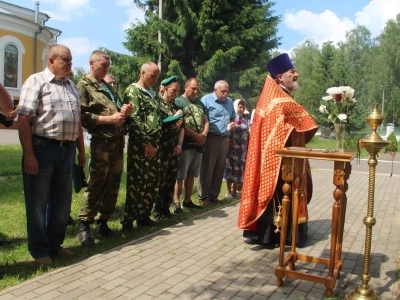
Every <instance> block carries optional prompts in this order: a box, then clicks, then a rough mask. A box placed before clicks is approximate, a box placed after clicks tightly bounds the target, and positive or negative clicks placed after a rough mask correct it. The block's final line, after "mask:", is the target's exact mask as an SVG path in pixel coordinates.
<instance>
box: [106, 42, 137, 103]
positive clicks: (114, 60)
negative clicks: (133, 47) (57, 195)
mask: <svg viewBox="0 0 400 300" xmlns="http://www.w3.org/2000/svg"><path fill="white" fill-rule="evenodd" d="M100 50H102V51H104V52H106V53H107V54H108V55H109V56H110V59H111V66H110V70H109V73H111V74H112V75H113V76H114V77H115V81H116V83H117V84H116V90H117V93H118V94H119V95H120V96H122V95H123V93H124V92H125V89H126V88H127V87H128V85H130V84H131V83H132V82H137V81H138V80H139V76H140V66H141V65H142V63H143V62H144V61H140V60H139V59H138V58H137V57H136V56H130V55H126V54H119V53H117V52H114V51H111V50H108V49H106V48H100Z"/></svg>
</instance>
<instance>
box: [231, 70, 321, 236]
mask: <svg viewBox="0 0 400 300" xmlns="http://www.w3.org/2000/svg"><path fill="white" fill-rule="evenodd" d="M317 129H318V128H317V125H316V124H315V122H314V120H313V119H312V118H311V116H310V115H309V114H308V113H307V112H306V111H305V110H304V108H303V107H302V106H301V105H300V104H298V103H297V102H296V101H294V100H293V98H292V97H290V95H288V94H287V93H285V92H284V91H283V90H282V88H281V87H280V86H279V85H278V84H277V83H276V82H275V81H274V80H273V79H272V78H271V77H270V76H268V77H267V79H266V81H265V84H264V88H263V90H262V92H261V95H260V99H259V101H258V103H257V107H256V111H255V114H254V119H253V123H252V126H251V133H250V141H249V148H248V153H247V157H246V168H245V174H244V180H243V188H242V196H241V201H240V209H239V218H238V227H239V228H241V229H248V230H256V229H257V222H256V221H257V220H258V218H259V217H260V216H261V215H262V214H263V212H264V211H265V209H266V208H267V205H268V203H269V202H270V200H271V199H272V198H273V196H274V191H275V189H276V188H281V187H277V182H278V176H279V171H280V166H281V160H282V158H280V157H278V156H276V154H275V150H277V149H282V148H284V147H285V144H286V143H287V142H288V139H289V137H291V141H289V144H291V146H298V147H305V144H306V143H307V142H308V141H309V140H311V138H312V137H313V136H314V134H315V132H316V131H317ZM307 166H308V163H307ZM308 169H309V167H308ZM308 171H309V170H308ZM304 177H305V178H304V181H303V184H304V186H307V179H306V177H307V176H304ZM305 190H306V189H305ZM292 192H293V188H292ZM281 200H282V199H280V201H281ZM299 214H300V215H299V222H300V223H304V222H306V221H307V195H304V197H301V199H300V207H299Z"/></svg>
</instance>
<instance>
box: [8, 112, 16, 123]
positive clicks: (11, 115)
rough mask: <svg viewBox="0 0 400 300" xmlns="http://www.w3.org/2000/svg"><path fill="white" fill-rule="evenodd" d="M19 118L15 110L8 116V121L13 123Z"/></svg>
mask: <svg viewBox="0 0 400 300" xmlns="http://www.w3.org/2000/svg"><path fill="white" fill-rule="evenodd" d="M16 117H17V113H16V112H15V111H14V110H13V111H11V112H10V113H9V114H8V115H6V120H7V121H12V120H14V119H15V118H16Z"/></svg>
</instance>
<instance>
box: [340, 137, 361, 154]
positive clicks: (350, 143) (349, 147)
mask: <svg viewBox="0 0 400 300" xmlns="http://www.w3.org/2000/svg"><path fill="white" fill-rule="evenodd" d="M360 139H361V136H360V135H359V134H358V135H350V134H348V135H346V137H345V139H344V146H343V147H344V149H345V150H346V151H357V143H358V141H359V140H360Z"/></svg>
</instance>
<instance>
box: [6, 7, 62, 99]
mask: <svg viewBox="0 0 400 300" xmlns="http://www.w3.org/2000/svg"><path fill="white" fill-rule="evenodd" d="M32 8H33V9H29V8H25V7H21V6H18V5H14V4H11V3H8V2H4V1H0V82H1V83H2V84H3V85H4V86H5V87H6V89H7V90H8V92H9V93H10V95H11V96H12V97H13V98H14V103H15V104H17V103H18V99H19V94H20V91H21V86H22V84H23V83H24V81H25V80H26V79H27V78H28V77H29V76H30V75H32V74H33V73H37V72H40V71H42V70H43V69H44V68H45V62H46V59H45V57H46V51H47V49H48V47H49V46H50V45H52V44H55V43H56V42H57V37H58V36H59V35H60V34H61V31H60V30H58V29H54V28H51V27H48V26H46V25H45V23H46V22H47V21H48V20H49V19H50V17H49V16H48V15H47V14H45V13H41V12H40V11H39V2H38V1H36V2H35V7H32Z"/></svg>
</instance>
